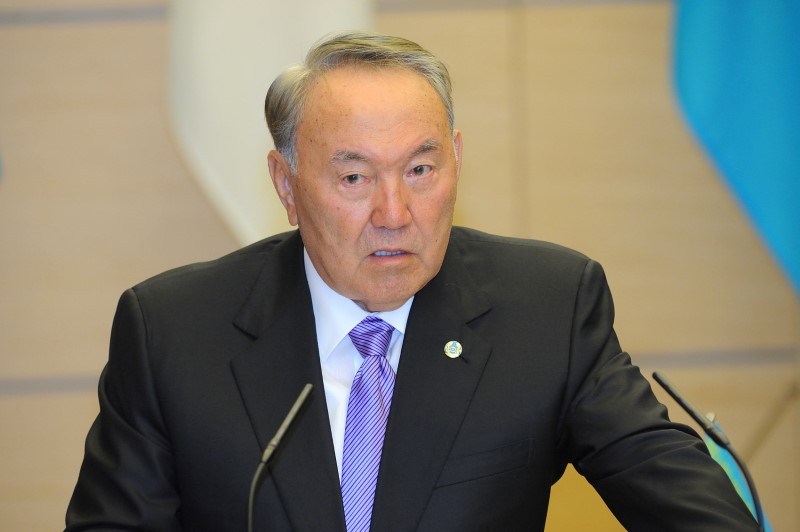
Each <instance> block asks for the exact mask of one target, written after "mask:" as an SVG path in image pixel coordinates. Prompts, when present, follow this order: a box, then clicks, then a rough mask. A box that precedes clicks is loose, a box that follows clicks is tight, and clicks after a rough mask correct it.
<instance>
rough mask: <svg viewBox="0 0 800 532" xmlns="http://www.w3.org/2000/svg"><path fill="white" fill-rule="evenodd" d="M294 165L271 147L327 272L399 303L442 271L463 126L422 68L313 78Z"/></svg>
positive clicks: (376, 298) (375, 298)
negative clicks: (457, 125) (456, 127)
mask: <svg viewBox="0 0 800 532" xmlns="http://www.w3.org/2000/svg"><path fill="white" fill-rule="evenodd" d="M297 157H298V171H297V174H296V175H295V176H292V175H290V172H289V168H288V165H287V164H286V162H285V160H284V159H283V157H281V155H280V154H278V153H277V152H275V151H273V152H270V154H269V168H270V173H271V175H272V179H273V182H274V184H275V188H276V190H277V191H278V195H279V196H280V197H281V201H282V202H283V205H284V206H285V207H286V211H287V214H288V216H289V222H290V223H291V224H292V225H298V226H299V227H300V233H301V235H302V237H303V243H304V244H305V247H306V249H307V250H308V255H309V257H310V258H311V261H312V262H313V264H314V267H315V268H316V269H317V271H318V272H319V274H320V276H321V277H322V279H323V280H324V281H325V282H326V283H327V284H328V286H330V287H331V288H333V289H334V290H335V291H336V292H338V293H340V294H341V295H343V296H345V297H347V298H349V299H352V300H353V301H355V302H356V303H358V304H359V305H361V306H362V307H363V308H365V309H367V310H369V311H371V312H377V311H385V310H392V309H395V308H397V307H399V306H401V305H402V304H403V303H404V302H405V301H406V300H407V299H408V298H409V297H411V296H412V295H414V294H415V293H416V292H417V291H418V290H419V289H420V288H422V287H423V286H425V284H427V283H428V281H430V280H431V279H432V278H433V277H434V276H435V275H436V273H437V272H438V271H439V268H440V267H441V265H442V260H443V258H444V253H445V250H446V248H447V242H448V238H449V235H450V227H451V225H452V220H453V208H454V204H455V200H456V183H457V181H458V174H459V171H460V161H461V135H460V133H458V132H456V134H455V136H452V135H451V133H450V126H449V122H448V119H447V112H446V110H445V107H444V104H443V103H442V101H441V100H440V99H439V96H438V95H437V93H436V91H435V90H434V89H433V88H432V87H431V86H430V84H429V83H428V82H427V81H426V80H425V79H424V78H423V77H421V76H420V75H418V74H416V73H413V72H411V71H407V70H403V69H394V68H379V69H373V68H365V67H341V68H338V69H335V70H333V71H330V72H328V73H326V74H324V75H322V76H321V77H320V78H319V79H318V80H317V81H316V82H315V84H314V85H313V86H312V87H311V89H310V91H309V93H308V95H307V99H306V107H305V110H304V114H303V118H302V120H301V122H300V125H299V127H298V130H297Z"/></svg>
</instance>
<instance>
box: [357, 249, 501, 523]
mask: <svg viewBox="0 0 800 532" xmlns="http://www.w3.org/2000/svg"><path fill="white" fill-rule="evenodd" d="M488 310H489V305H488V303H487V302H486V300H485V299H483V297H482V292H481V291H480V289H479V288H478V287H477V286H476V285H475V284H474V281H473V280H472V279H471V278H470V276H469V275H468V273H467V272H466V270H465V269H464V267H463V261H462V257H461V256H460V253H459V252H458V250H457V249H456V248H455V246H454V245H453V244H452V242H451V245H450V248H449V249H448V252H447V255H446V257H445V261H444V264H443V266H442V270H441V271H440V273H439V275H437V276H436V277H435V278H434V279H433V280H432V281H431V282H430V283H429V284H428V285H427V286H426V287H425V288H423V289H422V290H421V291H420V292H419V293H418V294H417V295H416V297H415V298H414V304H413V306H412V309H411V313H410V315H409V320H408V326H407V328H406V336H405V339H404V341H403V351H402V356H401V358H400V366H399V367H398V373H397V381H396V384H395V390H394V397H393V399H392V411H391V414H390V418H389V423H388V427H387V433H386V439H385V441H384V450H383V455H382V459H381V470H380V475H379V479H378V487H377V492H376V497H375V508H374V511H373V519H372V529H373V530H413V529H414V528H415V527H416V525H417V523H418V522H419V519H420V517H421V515H422V512H423V511H424V509H425V506H426V504H427V503H428V501H429V500H430V497H431V494H432V491H433V488H434V486H435V483H436V480H437V478H438V476H439V473H440V471H441V469H442V467H443V466H444V463H445V461H446V459H447V456H448V454H449V452H450V448H451V446H452V444H453V441H454V439H455V436H456V434H457V433H458V430H459V427H460V426H461V422H462V420H463V418H464V416H465V414H466V411H467V407H468V405H469V403H470V400H471V398H472V395H473V394H474V392H475V388H476V387H477V384H478V382H479V380H480V377H481V375H482V373H483V368H484V367H485V365H486V362H487V360H488V358H489V355H490V352H491V348H490V346H489V345H488V344H487V343H486V342H485V341H484V340H483V339H482V338H481V337H479V336H478V335H477V334H476V333H475V332H474V331H472V330H471V329H470V328H469V326H468V323H469V321H471V320H473V319H475V318H476V317H478V316H480V315H482V314H484V313H485V312H487V311H488ZM451 340H456V341H458V342H459V343H460V344H461V345H462V347H463V353H462V355H461V356H460V357H458V358H454V359H453V358H448V357H447V356H445V354H444V346H445V344H446V343H447V342H449V341H451Z"/></svg>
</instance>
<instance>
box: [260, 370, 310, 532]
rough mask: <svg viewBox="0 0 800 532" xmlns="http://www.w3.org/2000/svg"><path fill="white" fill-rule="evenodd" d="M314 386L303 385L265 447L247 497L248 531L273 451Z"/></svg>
mask: <svg viewBox="0 0 800 532" xmlns="http://www.w3.org/2000/svg"><path fill="white" fill-rule="evenodd" d="M312 388H314V386H312V385H311V383H309V384H306V385H305V386H303V389H302V390H300V395H298V396H297V399H296V400H295V402H294V404H293V405H292V408H291V409H290V410H289V413H288V414H286V417H285V418H284V419H283V423H281V426H280V427H278V431H277V432H276V433H275V436H273V437H272V439H271V440H270V441H269V443H268V444H267V447H266V448H265V449H264V453H263V454H262V455H261V460H260V461H259V462H258V467H257V468H256V472H255V474H254V475H253V481H252V482H251V483H250V495H249V496H248V498H247V530H248V532H253V503H254V500H255V496H256V488H257V487H258V481H259V480H260V479H261V475H262V473H263V472H264V467H265V466H266V465H267V462H268V461H269V459H270V457H271V456H272V453H273V452H275V449H276V448H277V447H278V445H280V443H281V439H282V438H283V435H284V433H285V432H286V431H287V430H288V428H289V426H290V425H291V424H292V421H294V418H295V416H297V412H299V411H300V407H302V406H303V403H305V402H306V399H307V398H308V395H309V394H310V393H311V389H312Z"/></svg>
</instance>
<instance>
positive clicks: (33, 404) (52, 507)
mask: <svg viewBox="0 0 800 532" xmlns="http://www.w3.org/2000/svg"><path fill="white" fill-rule="evenodd" d="M96 415H97V399H96V395H95V393H94V391H92V392H89V391H87V392H82V393H65V394H56V393H45V394H43V395H12V396H0V420H2V424H3V435H2V438H1V439H0V454H1V455H2V457H3V460H2V468H3V474H2V475H0V530H25V531H31V532H44V531H53V530H63V529H64V513H65V512H66V509H67V503H68V502H69V498H70V497H71V496H72V490H73V488H74V487H75V481H76V480H77V478H78V470H79V469H80V465H81V460H82V457H83V441H84V438H85V437H86V432H87V431H88V430H89V426H90V425H91V422H92V421H93V420H94V417H95V416H96Z"/></svg>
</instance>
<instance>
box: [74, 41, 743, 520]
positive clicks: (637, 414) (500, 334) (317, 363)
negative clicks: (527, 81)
mask: <svg viewBox="0 0 800 532" xmlns="http://www.w3.org/2000/svg"><path fill="white" fill-rule="evenodd" d="M266 114H267V120H268V123H269V127H270V131H271V132H272V135H273V138H274V140H275V146H276V148H277V151H272V152H270V154H269V169H270V173H271V175H272V180H273V183H274V185H275V189H276V191H277V193H278V195H279V196H280V199H281V202H282V203H283V205H284V207H285V208H286V212H287V214H288V218H289V222H290V223H292V224H293V225H297V226H298V227H299V231H297V232H292V233H287V234H282V235H277V236H274V237H271V238H268V239H266V240H263V241H261V242H259V243H257V244H254V245H252V246H249V247H247V248H245V249H242V250H240V251H238V252H236V253H233V254H231V255H229V256H226V257H223V258H221V259H219V260H216V261H213V262H210V263H204V264H196V265H192V266H187V267H184V268H179V269H177V270H173V271H170V272H167V273H164V274H162V275H159V276H157V277H155V278H153V279H150V280H148V281H145V282H144V283H142V284H140V285H138V286H136V287H134V288H132V289H130V290H128V291H127V292H125V294H124V295H123V296H122V298H121V300H120V303H119V307H118V309H117V314H116V317H115V321H114V327H113V331H112V339H111V352H110V356H109V361H108V365H107V367H106V369H105V370H104V372H103V375H102V378H101V382H100V391H99V394H100V414H99V416H98V418H97V421H96V422H95V424H94V425H93V427H92V429H91V431H90V433H89V436H88V439H87V444H86V456H85V460H84V463H83V467H82V469H81V474H80V478H79V480H78V485H77V487H76V489H75V494H74V496H73V498H72V501H71V503H70V507H69V510H68V513H67V524H68V526H67V529H68V530H72V531H75V530H89V529H102V530H159V531H164V530H182V529H185V530H193V531H194V530H208V531H219V530H243V529H244V528H245V522H246V520H247V498H248V488H249V485H250V479H251V476H252V474H253V471H254V469H255V466H256V464H257V462H258V459H259V457H260V456H261V452H262V449H263V448H264V447H265V446H266V444H267V442H268V441H269V440H270V438H271V437H272V435H273V433H274V432H275V431H276V429H277V428H278V426H279V425H280V423H281V421H282V419H283V417H284V415H285V414H286V412H287V410H288V409H289V408H290V406H291V405H292V403H293V401H294V399H295V397H296V396H297V393H298V392H299V390H300V389H301V388H302V386H303V385H304V384H305V383H307V382H308V383H312V384H313V385H314V387H315V388H314V391H313V392H312V394H311V396H310V400H309V401H308V403H307V404H306V405H305V408H304V409H303V410H301V411H300V414H299V416H298V418H297V419H296V422H295V424H294V426H293V427H292V429H291V430H290V431H289V433H288V434H287V435H286V437H285V438H284V440H283V443H282V446H281V447H280V448H278V450H277V452H276V453H275V455H274V457H273V459H272V461H271V462H270V465H269V471H268V474H267V475H266V477H265V479H264V480H263V483H262V484H261V485H260V487H258V490H257V496H256V499H255V523H256V527H255V528H256V529H257V530H270V531H275V530H309V531H311V530H314V531H319V530H326V531H327V530H332V531H333V530H345V529H346V530H348V531H350V532H353V531H358V530H368V529H370V526H371V529H372V530H376V531H383V530H402V531H405V530H408V531H410V530H425V531H436V532H441V531H448V530H452V531H467V530H501V531H510V530H541V529H542V528H543V527H544V523H545V517H546V513H547V505H548V499H549V494H550V486H551V485H552V483H553V482H555V481H556V480H557V479H558V478H559V477H560V475H561V474H562V472H563V471H564V468H565V466H566V464H567V463H570V462H571V463H572V464H574V465H575V467H576V468H577V470H578V471H580V472H581V473H582V474H583V475H584V476H586V478H587V479H588V480H589V482H591V483H592V485H593V486H594V487H595V488H596V489H597V491H598V492H599V493H600V495H601V496H602V497H603V499H604V500H605V502H606V503H607V504H608V506H609V508H611V510H612V511H613V512H614V514H615V515H616V516H617V518H618V519H619V520H620V522H621V523H622V524H623V525H624V526H625V527H626V528H628V529H632V530H648V531H651V530H682V531H686V530H698V531H700V530H702V531H704V532H708V531H712V530H720V531H722V530H724V531H731V530H753V529H754V528H755V524H754V521H753V520H752V518H751V517H750V515H749V513H748V510H747V509H746V507H745V506H744V504H743V503H742V501H741V500H740V499H739V497H738V496H737V494H736V492H735V491H734V490H733V488H732V487H731V485H730V483H729V482H728V480H727V478H726V476H725V474H724V473H723V471H722V470H721V469H720V468H719V467H718V466H717V465H716V464H715V463H714V461H713V460H712V459H711V458H710V457H709V456H708V453H707V452H706V450H705V447H704V445H703V443H702V442H701V441H700V440H699V439H698V438H697V436H696V435H695V434H694V433H693V432H692V431H691V430H690V429H688V428H687V427H684V426H680V425H677V424H674V423H672V422H670V421H669V420H668V419H667V416H666V410H665V408H664V407H663V406H662V405H660V404H659V403H658V402H657V401H656V399H655V398H654V397H653V395H652V392H651V390H650V386H649V385H648V383H647V381H646V380H645V379H644V378H643V377H642V376H641V374H640V373H639V371H638V370H637V369H636V368H635V367H634V366H632V365H631V363H630V359H629V357H628V356H627V355H626V354H625V353H623V352H622V350H621V349H620V346H619V343H618V341H617V338H616V335H615V333H614V330H613V323H612V322H613V306H612V301H611V296H610V294H609V291H608V288H607V286H606V282H605V278H604V274H603V271H602V269H601V268H600V266H599V265H598V264H597V263H596V262H593V261H592V260H590V259H588V258H586V257H584V256H583V255H581V254H579V253H577V252H574V251H570V250H568V249H564V248H562V247H559V246H556V245H553V244H547V243H542V242H536V241H526V240H515V239H510V238H502V237H497V236H491V235H487V234H484V233H480V232H477V231H473V230H469V229H463V228H452V227H451V223H452V217H453V208H454V203H455V200H456V185H457V181H458V176H459V171H460V167H461V152H462V141H461V134H460V133H459V132H458V131H457V130H455V129H454V128H453V122H454V121H453V112H452V102H451V97H450V81H449V78H448V74H447V71H446V69H445V67H444V65H443V64H442V63H441V62H440V61H439V60H438V59H436V58H435V57H434V56H432V55H431V54H430V53H428V52H427V51H425V50H424V49H422V48H420V47H419V46H418V45H416V44H414V43H412V42H409V41H407V40H404V39H400V38H395V37H388V36H383V35H376V34H369V33H351V34H340V35H335V36H333V37H330V38H328V39H327V40H324V41H322V42H320V43H318V44H317V45H316V46H315V47H314V48H313V49H312V50H311V51H310V52H309V54H308V57H307V58H306V62H305V64H304V65H302V66H300V67H294V68H291V69H289V70H287V71H286V72H284V73H283V74H282V75H281V76H280V77H278V79H276V80H275V82H274V83H273V84H272V87H271V88H270V90H269V93H268V95H267V101H266Z"/></svg>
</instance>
